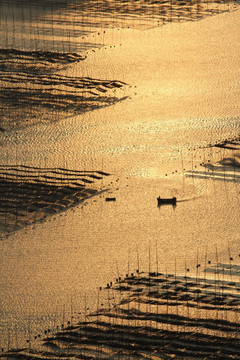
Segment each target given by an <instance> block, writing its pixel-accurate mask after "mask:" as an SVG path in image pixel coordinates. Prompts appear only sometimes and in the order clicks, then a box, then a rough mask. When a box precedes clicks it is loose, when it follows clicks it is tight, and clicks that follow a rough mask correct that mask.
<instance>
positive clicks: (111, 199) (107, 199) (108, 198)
mask: <svg viewBox="0 0 240 360" xmlns="http://www.w3.org/2000/svg"><path fill="white" fill-rule="evenodd" d="M105 200H106V201H116V198H115V197H107V198H106V199H105Z"/></svg>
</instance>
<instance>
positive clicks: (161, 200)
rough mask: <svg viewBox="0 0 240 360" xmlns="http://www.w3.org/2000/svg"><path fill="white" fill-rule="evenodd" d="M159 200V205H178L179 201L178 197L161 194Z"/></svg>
mask: <svg viewBox="0 0 240 360" xmlns="http://www.w3.org/2000/svg"><path fill="white" fill-rule="evenodd" d="M157 201H158V206H160V205H163V204H171V205H176V203H177V198H176V197H172V198H161V197H160V196H159V197H158V198H157Z"/></svg>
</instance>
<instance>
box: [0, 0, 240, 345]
mask: <svg viewBox="0 0 240 360" xmlns="http://www.w3.org/2000/svg"><path fill="white" fill-rule="evenodd" d="M83 3H84V2H82V3H81V4H83ZM127 3H129V4H128V5H129V6H130V3H131V2H127ZM91 4H92V11H91V13H90V14H89V15H88V16H87V15H86V11H85V9H83V8H81V6H80V4H77V3H75V2H73V3H71V2H67V1H66V2H62V4H61V7H60V8H59V7H55V6H53V4H51V3H50V5H49V6H47V7H46V6H42V5H41V3H39V5H38V6H35V5H36V4H35V5H34V2H33V4H32V6H29V5H27V3H25V4H24V5H23V4H22V3H21V2H16V5H15V6H12V5H11V4H10V3H9V2H6V3H2V4H1V5H0V13H1V17H2V19H4V21H5V24H4V21H1V26H2V28H1V34H4V33H5V35H4V36H2V37H1V39H2V40H1V41H2V43H1V47H4V48H7V47H16V48H19V49H23V50H26V49H27V50H49V49H51V50H55V51H56V50H57V51H79V50H83V49H84V51H88V50H89V49H91V50H92V49H95V50H96V49H97V48H98V47H99V50H96V51H89V52H88V53H87V58H86V59H85V60H84V61H82V62H79V63H76V64H72V65H71V66H68V67H64V68H62V69H61V70H60V72H59V74H60V75H61V76H72V77H91V78H97V79H114V80H120V81H124V82H125V83H127V84H128V85H127V86H126V87H123V88H122V89H118V90H116V93H117V94H118V95H117V96H118V97H119V98H124V99H125V100H123V101H119V102H117V103H116V104H115V105H113V106H108V107H103V108H101V109H96V110H94V111H91V112H86V113H84V114H80V115H76V116H73V115H72V114H70V115H69V116H64V117H61V116H59V119H60V120H59V121H55V122H52V121H51V122H49V121H47V119H46V115H42V114H41V110H39V113H38V115H37V116H38V121H37V122H36V123H33V124H32V125H31V126H25V127H15V128H13V129H12V130H11V131H8V132H4V133H2V134H1V137H0V146H1V161H2V163H3V164H14V163H15V164H16V163H17V164H25V165H30V166H41V167H68V168H70V169H77V170H103V171H107V172H108V173H110V174H111V176H110V177H108V178H107V180H106V179H105V180H104V182H103V184H102V186H104V187H106V188H108V189H109V192H108V195H109V196H114V197H116V199H117V201H116V202H112V203H107V202H106V201H105V195H99V196H96V197H93V198H91V199H89V200H87V201H86V202H84V203H83V204H82V205H79V206H76V207H74V208H72V209H70V210H68V211H65V212H62V213H60V214H56V215H55V216H53V217H49V218H48V219H47V221H45V222H39V223H36V224H34V225H31V226H28V227H25V228H23V229H21V230H19V231H17V232H14V233H10V234H8V235H7V236H6V235H5V234H3V236H2V240H1V242H0V248H1V267H0V268H1V270H0V271H1V276H0V278H1V281H0V287H1V310H0V311H1V324H0V326H1V344H2V345H1V346H3V347H7V346H9V342H10V344H11V346H12V345H14V346H16V345H19V344H21V343H23V342H24V341H25V340H26V338H27V337H29V335H31V334H35V333H37V332H41V331H43V330H44V329H45V328H49V327H50V328H53V327H56V325H58V324H60V323H62V322H64V321H66V319H68V318H69V317H70V316H71V314H72V313H74V316H75V317H77V316H79V315H81V314H78V313H79V312H82V309H83V308H84V306H85V304H86V303H87V306H88V307H89V308H92V309H94V308H96V305H97V289H98V287H99V286H102V285H105V284H106V283H107V282H109V281H112V280H114V279H115V277H116V276H118V274H122V275H124V274H126V273H129V272H131V271H135V270H136V269H137V268H138V265H139V266H140V268H141V269H143V270H148V269H149V268H150V269H151V270H155V269H156V266H157V263H158V266H159V268H161V270H162V271H163V272H165V271H166V272H171V271H172V272H173V271H175V267H176V268H177V271H178V272H179V273H184V271H185V268H186V265H187V267H188V268H190V270H191V272H192V274H195V271H196V270H195V268H196V264H197V262H200V263H202V264H203V263H204V258H205V256H207V257H208V258H209V259H211V260H212V261H213V262H215V263H216V261H217V257H218V261H219V262H225V263H228V262H229V256H230V255H231V256H233V258H234V261H235V264H239V262H240V261H239V243H240V241H239V216H238V214H239V173H238V168H236V169H235V168H234V169H230V170H229V169H225V168H223V167H221V166H220V165H221V163H220V161H221V160H222V159H223V158H231V159H233V157H234V159H239V152H238V151H237V150H235V151H234V152H233V151H230V150H227V149H224V148H218V147H211V145H214V144H217V143H219V142H221V141H223V140H225V139H233V138H235V137H237V136H239V107H238V99H239V94H238V76H239V65H240V64H239V59H240V57H239V52H240V47H239V41H238V37H239V35H238V34H239V24H240V22H239V20H240V19H239V18H240V12H239V10H238V9H237V8H235V7H234V5H233V4H232V3H226V4H225V5H224V6H225V8H224V12H223V13H221V14H218V15H216V16H210V17H207V16H205V15H204V16H203V19H201V20H200V21H197V22H195V21H188V22H185V21H183V20H184V16H185V15H186V14H189V10H185V11H186V13H184V14H185V15H184V16H182V18H181V20H182V21H180V22H175V21H172V22H171V21H169V23H168V24H167V25H164V26H155V25H157V23H158V21H160V20H159V19H160V15H159V17H156V19H155V18H153V19H152V18H151V16H152V13H151V11H150V10H149V13H148V16H144V17H141V16H143V15H144V14H145V15H146V11H145V12H144V14H143V15H142V14H141V11H140V9H139V17H137V19H136V21H134V20H133V17H134V16H133V13H132V12H131V9H132V8H131V7H130V10H129V9H128V14H127V15H126V12H127V10H126V9H125V10H124V11H123V13H125V15H124V16H125V17H124V16H122V17H120V16H119V12H117V11H116V9H115V10H114V9H112V7H111V6H110V5H112V6H113V5H114V6H117V5H119V3H118V2H109V4H110V5H109V8H108V11H106V9H105V11H104V8H103V10H101V8H100V10H101V11H100V10H99V8H96V6H95V7H94V4H95V3H94V2H91ZM77 5H78V6H77ZM95 5H96V4H95ZM102 6H103V5H102ZM211 6H212V5H211ZM209 7H210V5H208V8H209ZM64 9H65V10H64ZM66 9H67V10H66ZM216 9H217V10H218V12H221V11H222V7H221V4H219V5H216ZM234 9H235V10H236V11H233V10H234ZM118 10H119V9H118ZM170 10H171V9H170ZM170 10H169V11H170ZM175 10H176V9H175ZM225 10H226V11H225ZM228 10H231V11H230V12H229V11H228ZM84 11H85V12H84ZM171 11H172V10H171ZM112 12H114V16H113V13H112ZM83 13H84V16H83V15H82V16H83V18H80V15H79V14H83ZM191 13H192V14H193V13H194V11H192V12H191ZM74 14H75V17H73V19H74V26H73V23H72V21H71V19H72V17H71V16H74ZM93 14H94V16H93ZM198 14H199V13H198ZM191 16H193V15H191ZM176 17H177V15H176ZM92 18H94V19H96V18H97V19H98V22H96V21H95V22H93V20H92ZM80 19H82V20H80ZM109 19H111V21H112V22H111V24H109V21H110V20H109ZM12 20H14V21H12ZM50 20H51V21H50ZM63 21H64V25H63ZM162 22H163V20H162V19H161V24H162ZM165 22H166V19H165ZM94 24H95V25H96V24H97V26H96V28H94ZM114 24H115V25H116V24H117V25H119V27H115V26H114ZM135 24H136V26H135ZM13 25H14V29H13V31H12V33H13V34H14V36H9V33H10V34H11V32H9V31H10V30H9V28H8V27H12V26H13ZM50 25H51V26H52V27H50ZM120 25H124V26H122V27H120ZM140 25H141V26H140ZM151 25H154V26H151ZM128 26H129V28H128ZM6 29H8V30H6ZM19 29H20V31H19ZM119 29H120V30H119ZM90 34H91V41H90V40H86V39H87V38H86V37H85V36H90ZM83 38H84V39H83ZM83 40H84V41H83ZM10 41H11V43H10ZM51 41H52V45H51ZM6 111H8V110H7V109H6ZM49 112H51V110H49ZM14 116H16V113H14ZM17 116H21V112H20V111H19V112H18V113H17ZM56 119H57V120H58V115H56ZM202 163H205V164H207V165H210V167H206V166H202V165H201V164H202ZM214 165H215V166H216V165H218V166H219V168H218V171H216V170H214V168H213V166H214ZM211 166H212V168H211ZM209 170H210V171H209ZM159 195H161V196H166V197H169V196H170V197H172V196H176V197H177V199H179V200H181V202H179V203H177V206H176V208H172V207H171V206H162V207H161V208H158V207H157V201H156V198H157V196H159ZM79 309H80V310H79Z"/></svg>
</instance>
